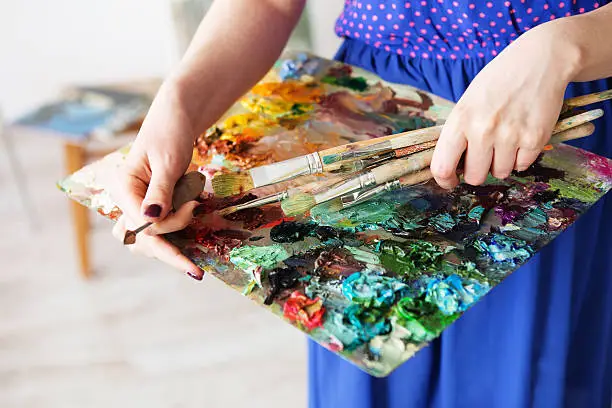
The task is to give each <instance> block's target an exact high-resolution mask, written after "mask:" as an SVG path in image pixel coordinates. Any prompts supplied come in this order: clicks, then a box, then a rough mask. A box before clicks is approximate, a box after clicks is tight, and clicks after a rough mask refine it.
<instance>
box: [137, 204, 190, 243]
mask: <svg viewBox="0 0 612 408" xmlns="http://www.w3.org/2000/svg"><path fill="white" fill-rule="evenodd" d="M198 205H200V203H199V202H198V201H188V202H186V203H185V204H183V205H182V206H181V208H179V209H178V211H176V212H174V213H170V214H168V216H167V217H166V218H164V219H163V220H162V221H160V222H158V223H155V224H153V225H151V226H150V227H149V228H147V229H146V230H144V231H143V232H144V233H146V234H147V235H161V234H168V233H170V232H175V231H180V230H182V229H184V228H185V227H187V226H188V225H189V224H191V221H192V220H193V211H194V210H195V209H196V207H197V206H198Z"/></svg>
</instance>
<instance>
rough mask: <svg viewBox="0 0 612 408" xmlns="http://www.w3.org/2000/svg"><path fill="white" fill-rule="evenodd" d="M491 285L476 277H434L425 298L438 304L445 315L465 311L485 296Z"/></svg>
mask: <svg viewBox="0 0 612 408" xmlns="http://www.w3.org/2000/svg"><path fill="white" fill-rule="evenodd" d="M489 289H490V287H489V285H488V284H487V283H483V282H479V281H477V280H475V279H462V278H461V277H460V276H459V275H451V276H449V277H447V278H446V279H444V280H440V279H436V278H433V279H432V280H431V281H430V282H429V285H428V287H427V296H426V297H425V300H427V301H428V302H431V303H433V304H435V305H436V306H438V308H439V309H440V311H441V312H442V313H444V314H445V315H453V314H456V313H459V312H464V311H465V310H467V308H469V307H470V306H471V305H473V304H474V303H476V302H477V301H478V299H480V298H481V297H482V296H484V295H485V294H486V293H487V292H488V291H489Z"/></svg>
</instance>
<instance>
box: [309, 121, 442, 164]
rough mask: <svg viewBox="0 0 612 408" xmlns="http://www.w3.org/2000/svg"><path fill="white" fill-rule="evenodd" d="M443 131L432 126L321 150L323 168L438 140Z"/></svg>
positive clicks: (440, 127)
mask: <svg viewBox="0 0 612 408" xmlns="http://www.w3.org/2000/svg"><path fill="white" fill-rule="evenodd" d="M441 132H442V126H432V127H428V128H423V129H417V130H411V131H409V132H402V133H395V134H393V135H389V136H382V137H377V138H375V139H369V140H363V141H361V142H354V143H349V144H345V145H342V146H336V147H332V148H330V149H325V150H322V151H320V152H319V157H320V158H321V162H323V169H324V170H325V171H331V170H334V169H335V167H334V166H333V164H334V163H338V162H341V161H346V160H351V159H360V158H365V157H369V156H374V155H376V154H378V153H381V152H385V151H389V150H395V149H398V148H400V147H407V146H412V145H418V144H421V143H426V142H431V141H434V140H437V139H438V138H439V137H440V133H441Z"/></svg>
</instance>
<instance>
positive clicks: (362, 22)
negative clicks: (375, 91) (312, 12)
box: [336, 0, 609, 60]
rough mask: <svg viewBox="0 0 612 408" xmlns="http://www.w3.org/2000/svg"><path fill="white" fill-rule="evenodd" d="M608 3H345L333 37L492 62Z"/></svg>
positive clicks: (435, 55)
mask: <svg viewBox="0 0 612 408" xmlns="http://www.w3.org/2000/svg"><path fill="white" fill-rule="evenodd" d="M607 3H609V1H607V0H601V1H598V2H594V1H593V0H554V1H546V0H513V1H505V0H427V1H425V0H411V1H400V0H380V1H376V0H345V5H344V11H343V12H342V14H341V15H340V17H339V18H338V20H337V22H336V34H338V35H339V36H341V37H346V38H351V39H354V40H360V41H363V42H365V43H366V44H369V45H371V46H374V47H377V48H380V49H384V50H385V51H389V52H395V53H397V54H400V55H406V56H410V57H413V58H414V57H421V58H437V59H440V60H441V59H453V60H455V59H470V58H485V57H486V58H487V59H489V58H491V56H495V55H497V54H498V53H499V52H500V51H501V50H502V49H503V48H505V47H506V46H507V45H508V44H509V43H511V42H512V41H513V40H514V39H516V38H517V37H518V36H519V35H521V34H522V33H524V32H525V31H527V30H529V29H531V28H533V27H535V26H537V25H538V24H541V23H543V22H546V21H550V20H554V19H555V18H559V17H565V16H571V15H575V14H580V13H586V12H588V11H592V10H594V9H596V8H598V7H601V6H603V5H605V4H607Z"/></svg>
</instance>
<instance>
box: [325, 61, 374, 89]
mask: <svg viewBox="0 0 612 408" xmlns="http://www.w3.org/2000/svg"><path fill="white" fill-rule="evenodd" d="M352 73H353V70H352V69H351V67H350V66H348V65H341V66H338V67H332V68H330V69H329V71H328V72H327V75H326V76H324V77H323V78H322V79H321V82H323V83H326V84H331V85H336V86H342V87H345V88H349V89H352V90H353V91H359V92H363V91H365V90H367V89H368V81H367V80H366V79H365V78H362V77H353V76H352Z"/></svg>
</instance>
